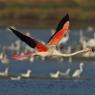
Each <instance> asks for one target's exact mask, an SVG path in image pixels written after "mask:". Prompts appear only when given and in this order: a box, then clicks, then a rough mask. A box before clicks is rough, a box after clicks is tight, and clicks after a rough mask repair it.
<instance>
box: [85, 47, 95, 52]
mask: <svg viewBox="0 0 95 95" xmlns="http://www.w3.org/2000/svg"><path fill="white" fill-rule="evenodd" d="M84 51H85V52H89V51H92V52H94V51H95V48H85V49H84Z"/></svg>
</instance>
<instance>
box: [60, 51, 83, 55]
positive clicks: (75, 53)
mask: <svg viewBox="0 0 95 95" xmlns="http://www.w3.org/2000/svg"><path fill="white" fill-rule="evenodd" d="M83 52H85V51H84V50H80V51H76V52H74V53H69V54H62V53H60V54H59V55H60V56H63V57H70V56H74V55H77V54H79V53H83Z"/></svg>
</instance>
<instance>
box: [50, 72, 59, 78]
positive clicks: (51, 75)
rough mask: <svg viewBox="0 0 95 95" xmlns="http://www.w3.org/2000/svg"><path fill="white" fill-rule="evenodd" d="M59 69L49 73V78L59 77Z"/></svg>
mask: <svg viewBox="0 0 95 95" xmlns="http://www.w3.org/2000/svg"><path fill="white" fill-rule="evenodd" d="M59 75H60V71H59V70H58V71H57V72H56V73H50V77H51V78H59Z"/></svg>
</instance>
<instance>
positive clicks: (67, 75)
mask: <svg viewBox="0 0 95 95" xmlns="http://www.w3.org/2000/svg"><path fill="white" fill-rule="evenodd" d="M70 71H71V69H70V68H68V69H67V70H66V72H60V75H61V76H64V77H69V74H70Z"/></svg>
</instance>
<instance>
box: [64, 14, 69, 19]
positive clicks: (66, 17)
mask: <svg viewBox="0 0 95 95" xmlns="http://www.w3.org/2000/svg"><path fill="white" fill-rule="evenodd" d="M64 19H66V21H69V14H68V13H66V15H65V17H64Z"/></svg>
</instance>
